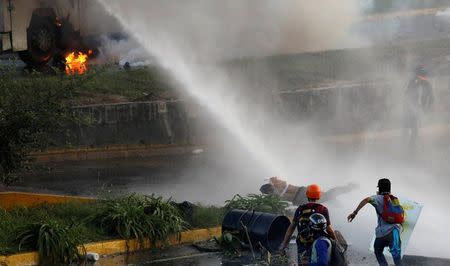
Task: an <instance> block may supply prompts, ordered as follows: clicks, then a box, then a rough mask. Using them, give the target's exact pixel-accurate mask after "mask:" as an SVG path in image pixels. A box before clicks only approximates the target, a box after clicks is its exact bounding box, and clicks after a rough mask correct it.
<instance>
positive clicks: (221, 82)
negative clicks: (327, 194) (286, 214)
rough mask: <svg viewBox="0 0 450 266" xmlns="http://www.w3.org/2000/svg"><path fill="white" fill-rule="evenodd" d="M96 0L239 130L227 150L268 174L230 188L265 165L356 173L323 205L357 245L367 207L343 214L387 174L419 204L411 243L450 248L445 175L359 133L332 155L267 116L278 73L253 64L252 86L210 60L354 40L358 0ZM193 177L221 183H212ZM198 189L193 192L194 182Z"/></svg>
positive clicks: (422, 250)
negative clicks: (347, 187) (376, 153)
mask: <svg viewBox="0 0 450 266" xmlns="http://www.w3.org/2000/svg"><path fill="white" fill-rule="evenodd" d="M99 1H100V2H101V3H102V4H103V5H104V7H105V8H106V9H107V10H108V11H109V12H110V13H111V14H112V15H114V16H115V17H116V18H117V19H118V20H119V21H120V23H121V24H122V25H123V27H124V28H125V29H126V30H127V31H128V32H129V33H130V34H131V35H132V36H133V37H134V38H135V39H136V40H137V41H138V42H139V43H140V45H141V46H142V47H143V48H144V49H145V50H146V52H147V53H148V54H151V55H152V56H153V57H154V58H155V59H156V60H157V61H158V63H159V64H160V65H161V66H162V67H164V68H165V69H167V70H168V71H169V72H170V73H171V74H172V76H173V78H174V79H176V81H177V82H178V83H179V84H181V85H182V86H183V89H184V90H185V92H186V93H187V94H189V95H190V96H191V97H192V98H193V99H194V100H196V101H197V102H198V103H199V104H200V105H201V106H202V107H204V109H205V110H207V111H208V112H209V113H211V114H212V117H213V119H215V120H216V122H217V123H219V124H220V125H222V127H223V128H224V129H225V130H226V131H228V132H229V133H230V134H231V135H232V136H233V137H234V138H235V139H236V140H237V141H236V142H234V143H236V144H237V145H238V146H239V147H238V148H236V151H238V152H237V153H236V154H233V157H234V158H233V160H237V159H236V158H240V156H243V155H242V154H244V156H245V155H250V156H252V158H253V159H254V161H255V163H254V164H251V165H248V167H249V168H251V167H255V168H256V167H258V168H260V171H261V172H262V173H265V174H266V176H264V177H263V176H262V177H261V180H255V179H250V180H249V179H246V178H245V177H241V178H238V179H235V180H230V184H229V187H230V188H233V186H234V187H236V190H240V189H241V187H248V186H249V185H252V186H253V187H255V190H256V189H257V187H258V185H260V183H261V181H262V179H263V178H265V177H268V176H271V175H281V176H283V177H288V178H289V181H290V182H291V183H294V184H300V185H304V184H305V183H311V182H318V183H320V184H321V185H323V186H324V187H325V188H330V187H332V186H335V185H340V184H344V183H346V182H350V181H353V182H357V183H358V184H359V185H360V190H359V191H357V192H353V193H349V194H347V195H346V196H344V197H342V200H341V201H340V204H339V203H336V204H332V205H330V207H331V208H330V209H331V212H332V219H333V223H334V224H335V225H336V227H339V228H340V229H341V230H343V231H344V233H345V234H346V236H347V238H348V239H349V240H350V241H351V242H352V243H353V244H354V246H356V247H359V248H361V249H365V247H368V245H369V241H370V238H371V235H372V233H373V228H374V227H375V218H374V213H372V212H370V211H364V212H361V214H360V217H358V219H357V220H356V221H355V223H354V224H347V223H346V222H345V217H346V214H348V213H350V212H351V211H353V209H354V208H355V206H356V205H357V203H358V202H359V200H361V199H362V198H363V197H365V196H368V195H371V194H374V192H375V190H376V180H377V179H378V178H379V177H382V176H383V177H384V176H387V177H390V178H391V179H392V181H393V188H394V190H395V191H396V192H398V193H399V194H401V195H405V196H407V197H409V198H413V199H415V200H417V201H420V202H423V203H424V204H425V205H426V208H425V210H424V213H423V215H422V217H421V219H420V221H419V224H418V226H417V229H416V231H415V234H414V237H413V239H412V243H411V244H410V251H411V252H412V253H416V254H421V255H434V256H443V257H448V256H449V254H448V249H447V248H446V246H447V239H450V236H449V232H448V231H447V230H446V220H447V219H448V218H449V217H448V215H447V214H445V212H444V211H446V209H447V207H446V206H447V205H448V203H449V202H448V199H447V197H446V194H445V191H446V189H445V187H444V186H445V185H447V183H446V182H445V181H442V179H439V178H438V177H437V176H436V175H435V174H433V173H429V172H427V171H423V170H421V168H420V167H417V168H413V167H412V166H411V164H409V163H396V161H395V158H390V157H389V156H386V157H382V158H379V157H375V158H373V157H372V156H371V154H372V153H371V151H370V149H369V148H366V146H365V145H366V143H362V144H361V147H360V149H359V150H358V151H356V152H354V153H353V154H352V156H349V157H348V158H345V156H342V157H343V158H339V157H341V156H340V155H339V154H337V152H336V150H337V148H336V150H334V149H335V148H334V147H333V146H332V145H330V144H324V143H323V142H319V141H315V140H314V138H313V137H314V135H315V134H316V133H317V132H314V131H312V130H311V128H309V127H308V126H306V125H298V124H288V123H285V122H283V120H281V119H274V117H276V116H273V114H272V113H271V112H272V109H271V108H270V105H268V104H267V103H268V101H267V98H268V95H269V94H270V92H271V91H272V90H275V89H276V86H277V82H276V80H275V78H273V83H271V80H272V78H271V77H272V74H273V73H271V72H270V70H269V69H267V68H265V67H264V66H261V67H260V68H258V69H255V70H254V71H253V72H252V73H253V74H254V79H255V80H259V79H261V80H264V81H265V84H262V85H261V84H260V85H261V86H260V87H258V88H255V86H254V84H253V85H252V84H249V83H248V82H246V81H243V80H242V79H241V78H239V75H234V74H232V73H230V72H229V71H227V70H225V69H224V68H223V67H221V66H220V64H217V62H221V61H223V60H227V59H231V58H237V57H242V56H246V57H254V56H264V55H271V54H280V53H290V52H301V51H312V50H325V49H330V48H339V47H346V46H354V43H355V42H357V41H360V40H359V39H358V37H359V36H352V35H349V32H350V27H351V25H352V24H353V23H355V21H358V19H359V8H360V5H359V2H358V1H356V0H355V1H350V0H348V1H335V0H322V1H300V0H299V1H293V0H290V1H269V0H267V1H266V0H257V1H256V0H247V1H242V0H239V1H232V0H230V1H211V0H195V1H194V0H185V1H182V2H181V1H175V0H164V1H145V0H134V1H132V0H129V1H121V0H99ZM256 83H257V82H256ZM349 104H351V102H350V103H349ZM223 145H224V146H226V145H227V144H223ZM369 146H370V145H369V144H367V147H369ZM377 148H378V149H380V148H381V147H377ZM385 148H386V153H388V151H389V152H391V151H392V149H393V148H392V147H389V146H388V145H386V147H385ZM333 150H334V152H333ZM238 153H239V154H238ZM444 161H445V160H444ZM439 162H440V161H439V160H437V163H439ZM441 162H442V161H441ZM211 178H214V176H212V177H211ZM431 183H432V184H433V186H431V185H430V184H431ZM199 187H200V188H201V189H204V190H207V189H216V190H217V193H218V194H219V193H221V192H220V188H211V187H208V188H206V187H204V188H202V187H201V184H199ZM430 194H431V195H433V196H430ZM197 195H198V197H201V195H202V194H201V191H198V194H197ZM208 195H211V193H208ZM198 200H201V198H198ZM438 235H439V236H441V237H439V238H438V237H436V236H438Z"/></svg>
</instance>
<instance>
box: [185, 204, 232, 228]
mask: <svg viewBox="0 0 450 266" xmlns="http://www.w3.org/2000/svg"><path fill="white" fill-rule="evenodd" d="M224 216H225V209H224V208H223V207H215V206H201V205H198V206H195V207H194V209H193V211H192V215H191V216H190V217H186V221H187V222H188V223H189V224H190V225H191V227H193V228H209V227H215V226H220V225H221V224H222V220H223V217H224Z"/></svg>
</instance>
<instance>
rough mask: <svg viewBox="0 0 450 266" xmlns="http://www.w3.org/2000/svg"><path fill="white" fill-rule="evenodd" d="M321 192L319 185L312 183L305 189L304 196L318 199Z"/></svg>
mask: <svg viewBox="0 0 450 266" xmlns="http://www.w3.org/2000/svg"><path fill="white" fill-rule="evenodd" d="M321 194H322V192H320V187H319V185H316V184H312V185H309V186H308V188H307V189H306V197H308V199H313V200H319V199H320V195H321Z"/></svg>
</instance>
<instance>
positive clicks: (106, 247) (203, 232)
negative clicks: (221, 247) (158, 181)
mask: <svg viewBox="0 0 450 266" xmlns="http://www.w3.org/2000/svg"><path fill="white" fill-rule="evenodd" d="M221 233H222V228H221V227H214V228H207V229H196V230H190V231H185V232H182V233H181V234H180V236H179V237H178V236H176V235H172V236H170V237H169V239H168V240H167V241H166V242H157V243H155V244H154V245H153V244H151V243H150V242H149V241H146V242H145V243H144V244H143V245H139V242H138V241H137V240H129V241H126V240H110V241H102V242H96V243H88V244H85V245H84V247H85V249H86V252H95V253H98V254H99V255H100V256H105V255H114V254H120V253H127V252H133V251H138V250H145V249H150V248H160V247H164V246H176V245H181V244H187V243H193V242H195V241H202V240H208V239H210V238H212V237H214V236H216V237H218V236H220V235H221ZM80 249H81V247H80ZM38 263H39V255H38V253H37V252H27V253H20V254H13V255H9V256H0V265H7V266H15V265H38Z"/></svg>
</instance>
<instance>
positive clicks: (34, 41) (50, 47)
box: [19, 15, 56, 66]
mask: <svg viewBox="0 0 450 266" xmlns="http://www.w3.org/2000/svg"><path fill="white" fill-rule="evenodd" d="M27 42H28V50H27V51H23V52H22V53H19V56H20V58H21V59H22V60H23V61H24V62H25V63H26V64H28V65H37V66H40V65H45V64H47V63H48V61H50V60H51V59H52V57H53V55H54V53H55V49H56V26H55V25H54V23H52V22H51V19H50V18H49V17H40V16H35V15H33V18H32V19H31V22H30V26H29V28H28V30H27Z"/></svg>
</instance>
